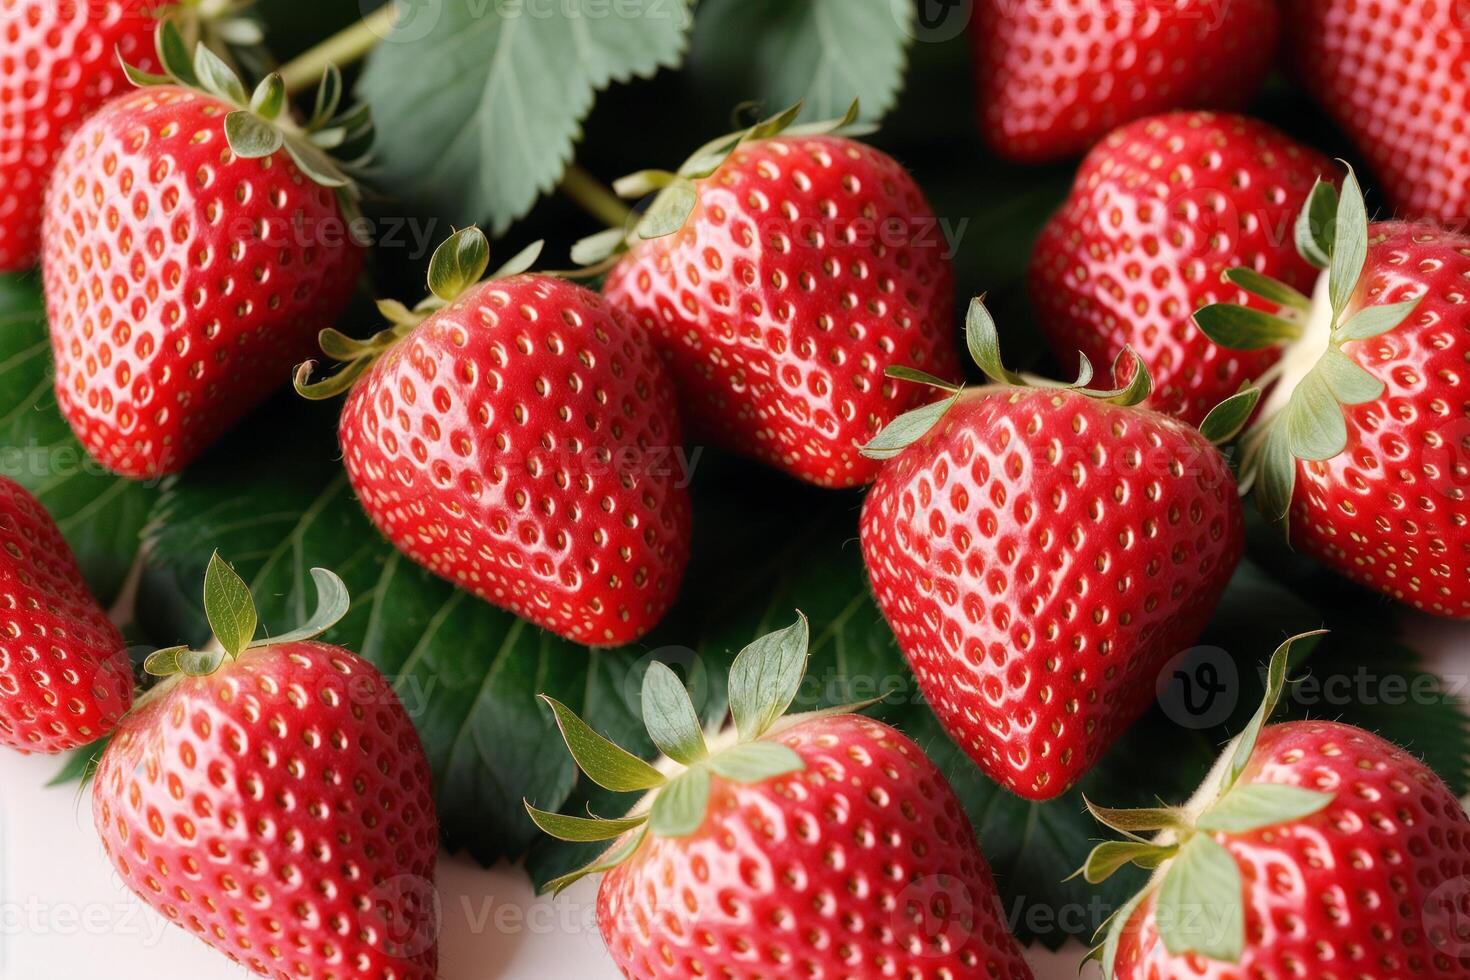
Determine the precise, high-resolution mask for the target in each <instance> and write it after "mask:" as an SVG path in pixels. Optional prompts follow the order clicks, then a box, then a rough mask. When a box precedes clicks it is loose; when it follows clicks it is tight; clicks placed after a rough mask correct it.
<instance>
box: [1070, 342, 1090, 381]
mask: <svg viewBox="0 0 1470 980" xmlns="http://www.w3.org/2000/svg"><path fill="white" fill-rule="evenodd" d="M1077 357H1078V364H1077V380H1076V381H1073V382H1072V384H1071V385H1070V386H1069V387H1072V388H1086V387H1087V386H1088V385H1090V384H1092V379H1093V377H1094V376H1095V373H1096V372H1094V371H1093V369H1092V362H1091V361H1090V360H1088V359H1087V355H1086V354H1084V353H1082V352H1081V351H1078V352H1077Z"/></svg>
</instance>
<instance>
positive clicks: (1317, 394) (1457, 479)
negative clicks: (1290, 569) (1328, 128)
mask: <svg viewBox="0 0 1470 980" xmlns="http://www.w3.org/2000/svg"><path fill="white" fill-rule="evenodd" d="M1336 197H1337V195H1336V193H1335V192H1334V191H1333V190H1332V188H1331V186H1330V185H1327V184H1322V185H1320V187H1319V189H1318V191H1317V192H1316V193H1314V194H1313V196H1312V200H1311V201H1310V202H1309V203H1308V205H1307V210H1306V211H1304V214H1303V221H1302V223H1301V225H1300V228H1301V237H1300V238H1299V245H1300V247H1301V248H1302V249H1303V254H1304V255H1306V256H1309V257H1310V258H1312V260H1313V261H1314V262H1316V263H1317V264H1318V265H1319V266H1322V267H1324V268H1329V271H1328V272H1327V273H1325V274H1324V275H1323V276H1322V277H1321V278H1320V281H1319V283H1318V287H1317V289H1316V291H1315V294H1314V297H1313V298H1312V299H1308V298H1307V297H1306V296H1303V295H1301V294H1299V293H1296V292H1295V291H1294V290H1288V289H1285V287H1283V286H1282V285H1281V284H1279V283H1272V282H1270V281H1263V282H1261V283H1257V284H1255V285H1254V286H1253V288H1255V289H1257V290H1258V291H1259V292H1260V293H1261V294H1262V295H1264V296H1265V297H1266V298H1268V299H1270V300H1272V301H1273V305H1278V306H1279V308H1280V313H1279V315H1271V314H1266V313H1262V312H1260V311H1258V310H1243V309H1242V308H1240V307H1232V306H1228V305H1227V306H1212V307H1206V308H1205V309H1203V310H1201V311H1199V313H1197V314H1196V320H1197V322H1198V323H1199V324H1200V326H1201V327H1202V328H1203V329H1204V330H1205V331H1206V332H1207V333H1209V334H1210V335H1211V336H1212V337H1213V338H1214V339H1215V340H1216V341H1217V342H1218V343H1222V344H1227V345H1230V346H1240V347H1252V346H1254V347H1260V346H1263V345H1267V344H1283V345H1284V349H1285V352H1284V353H1283V355H1282V360H1281V363H1280V380H1279V381H1278V382H1277V383H1276V386H1275V388H1274V390H1273V391H1272V393H1271V396H1270V397H1269V398H1268V399H1267V401H1266V402H1265V404H1264V405H1263V407H1262V409H1261V417H1260V422H1259V423H1258V424H1257V425H1256V427H1255V428H1254V429H1253V430H1252V431H1251V432H1249V433H1248V434H1247V435H1246V437H1245V441H1244V443H1243V447H1244V453H1243V457H1242V459H1243V480H1250V481H1252V482H1253V483H1254V486H1255V489H1256V494H1257V497H1258V499H1259V501H1260V504H1261V508H1262V510H1263V512H1264V513H1265V514H1266V516H1267V517H1268V518H1270V519H1271V520H1273V521H1279V522H1280V523H1281V525H1282V527H1283V529H1284V530H1285V531H1286V532H1287V533H1288V534H1289V535H1290V539H1291V541H1292V543H1293V545H1294V546H1295V547H1296V548H1297V549H1298V550H1301V551H1304V552H1307V553H1308V554H1311V555H1314V556H1316V557H1317V558H1319V559H1320V560H1322V561H1323V562H1325V563H1326V564H1327V565H1329V566H1331V567H1332V568H1333V569H1335V570H1336V571H1338V572H1339V573H1340V574H1342V575H1345V576H1347V577H1348V578H1351V579H1353V580H1354V581H1357V582H1359V583H1361V584H1363V585H1366V586H1369V587H1370V588H1374V589H1377V590H1378V591H1380V592H1383V593H1384V594H1386V595H1389V596H1392V597H1394V598H1395V599H1398V600H1400V601H1403V602H1407V603H1410V604H1412V605H1413V606H1415V607H1416V608H1418V609H1421V610H1423V611H1425V612H1429V613H1434V614H1436V615H1440V616H1453V617H1457V618H1465V617H1467V616H1470V575H1467V574H1466V571H1465V569H1466V566H1467V562H1470V527H1467V524H1470V503H1467V497H1466V491H1467V489H1470V456H1467V453H1470V407H1467V405H1470V402H1467V398H1466V395H1465V380H1464V378H1465V362H1466V361H1467V360H1470V329H1467V328H1470V314H1467V312H1466V308H1465V306H1464V286H1465V282H1466V280H1467V279H1470V238H1467V237H1465V236H1463V235H1457V234H1454V233H1452V232H1448V231H1443V230H1440V229H1438V228H1436V227H1434V226H1432V225H1426V224H1416V225H1408V224H1403V223H1399V222H1387V223H1381V224H1374V225H1371V226H1370V225H1369V224H1368V219H1367V212H1366V209H1365V207H1364V203H1363V197H1362V192H1361V190H1360V188H1359V186H1358V182H1357V179H1356V178H1355V177H1354V176H1353V175H1352V174H1351V173H1350V174H1349V175H1348V177H1347V179H1346V180H1345V181H1344V186H1343V193H1342V197H1341V201H1340V203H1339V202H1337V201H1336ZM1334 211H1335V213H1336V217H1335V219H1334V218H1333V215H1334ZM1329 228H1335V234H1333V236H1332V237H1329V232H1328V230H1327V229H1329Z"/></svg>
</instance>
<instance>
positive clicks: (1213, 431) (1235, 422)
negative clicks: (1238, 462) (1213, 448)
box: [1199, 388, 1261, 446]
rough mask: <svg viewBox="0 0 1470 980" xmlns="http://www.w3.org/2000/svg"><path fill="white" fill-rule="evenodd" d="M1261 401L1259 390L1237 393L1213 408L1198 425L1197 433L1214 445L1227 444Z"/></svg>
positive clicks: (1237, 433)
mask: <svg viewBox="0 0 1470 980" xmlns="http://www.w3.org/2000/svg"><path fill="white" fill-rule="evenodd" d="M1260 400H1261V389H1259V388H1247V389H1245V390H1244V391H1238V392H1236V393H1235V394H1233V395H1231V396H1230V397H1229V398H1227V399H1225V400H1224V401H1223V402H1221V403H1220V404H1218V405H1216V406H1215V407H1214V408H1212V409H1210V414H1209V415H1206V416H1205V420H1204V421H1203V422H1201V423H1200V426H1199V431H1200V434H1201V435H1203V436H1204V437H1205V438H1206V439H1208V440H1210V442H1213V443H1214V444H1215V445H1217V446H1218V445H1220V444H1222V443H1226V442H1229V441H1230V440H1231V439H1234V438H1235V437H1236V436H1237V435H1239V434H1240V430H1241V429H1243V428H1245V424H1246V422H1248V421H1250V417H1251V413H1252V412H1254V411H1255V410H1256V405H1257V404H1258V403H1259V402H1260Z"/></svg>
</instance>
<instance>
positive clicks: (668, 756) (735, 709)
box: [525, 612, 875, 893]
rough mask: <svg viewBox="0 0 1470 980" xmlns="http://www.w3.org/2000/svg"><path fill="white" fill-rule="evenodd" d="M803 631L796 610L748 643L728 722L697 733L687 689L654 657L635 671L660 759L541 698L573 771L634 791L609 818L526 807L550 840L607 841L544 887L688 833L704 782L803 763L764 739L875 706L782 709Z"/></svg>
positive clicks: (792, 687)
mask: <svg viewBox="0 0 1470 980" xmlns="http://www.w3.org/2000/svg"><path fill="white" fill-rule="evenodd" d="M809 641H810V629H809V627H808V624H807V619H806V617H805V616H804V615H802V614H801V613H800V612H798V613H797V618H796V622H794V623H792V624H791V625H790V626H788V627H786V628H785V629H781V630H777V631H776V632H774V633H770V634H768V635H766V636H763V637H760V638H759V639H757V640H755V641H754V642H752V643H751V644H750V645H749V646H747V647H745V649H743V650H742V651H741V652H740V654H739V656H737V657H736V658H735V661H734V663H733V664H732V665H731V667H730V679H729V703H730V715H731V717H732V718H733V721H734V724H733V726H730V727H727V728H726V729H725V730H723V731H720V732H717V733H713V734H711V735H710V736H709V737H706V733H705V731H704V729H703V728H702V727H701V725H700V721H699V715H698V713H697V712H696V711H695V709H694V704H693V702H692V701H691V700H690V698H689V692H688V691H687V690H686V689H685V688H684V685H683V684H682V683H681V682H680V681H679V678H678V676H677V675H676V674H675V673H674V672H673V671H672V670H670V669H669V668H668V667H667V666H666V665H664V664H662V663H653V664H651V665H650V666H649V668H648V671H647V672H646V673H645V674H644V675H643V689H642V703H643V722H644V725H645V726H646V728H647V730H648V735H649V738H650V739H651V740H652V741H653V744H654V745H655V746H656V747H657V748H658V750H659V751H660V752H661V753H662V758H661V759H660V760H659V761H657V762H655V763H649V762H646V761H644V760H643V759H641V758H639V757H638V756H636V755H634V754H633V753H631V752H629V751H627V750H626V749H623V748H621V747H619V746H618V745H616V744H614V743H613V742H611V741H610V740H608V739H606V738H604V737H603V736H601V735H599V734H598V733H597V732H595V731H593V729H592V728H591V726H589V725H588V724H587V723H586V722H585V721H583V720H582V719H581V718H579V717H578V716H577V714H576V713H575V712H573V711H572V710H571V709H570V708H568V707H567V706H566V705H564V704H562V703H560V702H559V701H557V700H556V699H554V698H552V697H549V696H548V695H545V694H543V695H541V700H542V701H544V702H546V704H547V705H548V706H549V707H550V708H551V710H552V714H553V715H554V716H555V718H556V723H557V727H558V728H559V729H560V730H561V734H562V738H563V740H564V741H565V742H566V745H567V749H568V750H569V751H570V752H571V754H572V758H573V759H574V760H575V761H576V764H577V766H578V768H579V769H580V770H581V771H582V772H583V773H584V774H585V775H586V776H587V778H589V779H591V780H592V781H593V782H594V783H596V784H597V785H599V786H601V787H603V788H604V789H608V790H611V791H613V792H616V793H633V792H641V793H643V794H644V795H643V797H642V798H641V799H640V800H639V801H638V803H637V804H635V805H634V806H633V808H632V809H631V810H629V811H628V813H627V814H626V815H625V816H623V817H621V818H617V819H605V818H602V817H597V816H587V817H578V816H571V815H568V814H563V813H552V812H549V811H546V810H540V809H537V808H536V807H535V806H534V805H532V803H531V802H530V801H529V800H527V801H525V806H526V812H527V813H528V814H530V817H531V820H532V821H533V822H535V824H536V826H537V827H539V828H540V829H541V830H542V831H543V832H545V833H546V834H549V835H550V836H552V837H555V838H557V839H559V840H565V841H574V842H578V843H590V842H597V841H615V843H614V844H613V845H612V847H610V848H609V849H608V850H607V851H606V852H604V853H603V854H602V855H601V856H600V857H598V858H597V859H596V860H594V861H592V862H591V863H590V864H588V865H586V866H585V867H582V868H579V869H577V870H576V871H573V872H571V873H570V874H566V875H563V876H561V877H560V878H557V879H555V880H553V881H550V882H548V883H547V885H546V888H547V890H549V891H552V892H554V893H560V892H562V891H563V890H565V889H566V888H568V887H570V886H571V885H572V884H574V883H575V882H577V881H580V880H581V879H582V878H585V877H587V876H588V875H592V874H598V873H601V872H604V871H610V870H612V869H613V868H615V867H617V866H618V865H620V864H622V863H623V862H624V861H626V860H627V859H628V858H630V857H632V856H633V854H634V853H635V852H636V851H637V850H638V848H639V845H641V844H642V843H643V840H644V838H645V837H646V836H648V835H649V834H653V835H654V836H656V837H674V838H677V837H689V836H691V835H693V834H694V833H696V832H697V831H698V830H699V828H700V827H701V826H702V825H703V823H704V818H705V814H706V812H707V811H708V808H709V796H710V786H711V778H712V777H714V776H719V777H722V778H724V779H728V780H731V781H733V782H737V783H747V784H750V783H762V782H765V781H766V780H770V779H775V778H777V777H780V776H784V775H787V774H788V773H793V772H800V771H802V770H804V769H805V768H806V763H805V762H804V761H803V760H802V758H801V756H800V755H798V754H797V753H796V752H795V750H793V749H792V748H790V747H789V746H787V745H785V744H783V743H781V742H778V741H775V740H774V739H773V736H775V735H777V734H779V733H780V732H782V731H784V730H785V729H787V728H789V727H791V726H792V725H795V724H799V723H801V722H803V721H807V720H810V719H812V718H816V717H824V716H829V715H837V714H848V713H851V712H853V711H857V710H860V709H861V708H864V707H867V706H868V705H870V704H873V703H875V702H873V701H868V702H863V703H861V704H854V705H844V706H842V707H838V708H828V709H824V710H821V711H817V712H810V713H806V714H795V715H788V714H786V712H787V709H789V708H790V707H791V703H792V702H793V701H794V700H795V699H796V695H797V692H798V691H799V689H800V687H801V681H802V678H803V677H804V676H805V674H806V664H807V651H808V644H809Z"/></svg>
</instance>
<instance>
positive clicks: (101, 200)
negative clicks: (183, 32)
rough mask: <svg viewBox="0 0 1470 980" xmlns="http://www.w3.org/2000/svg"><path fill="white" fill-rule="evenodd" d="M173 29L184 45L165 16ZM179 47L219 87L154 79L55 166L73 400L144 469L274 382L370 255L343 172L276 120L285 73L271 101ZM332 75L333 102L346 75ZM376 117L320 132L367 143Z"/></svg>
mask: <svg viewBox="0 0 1470 980" xmlns="http://www.w3.org/2000/svg"><path fill="white" fill-rule="evenodd" d="M169 36H172V38H173V40H174V42H176V46H177V49H178V50H182V49H183V41H182V40H181V39H180V38H179V37H178V32H177V30H175V29H174V28H173V26H172V25H171V24H168V23H165V25H164V27H163V28H162V29H161V38H166V37H169ZM171 51H174V46H172V45H169V44H167V43H161V44H160V56H161V57H164V56H165V54H166V53H167V52H171ZM170 58H171V59H172V62H174V63H170V64H169V65H168V67H169V70H170V71H171V72H172V73H173V75H174V76H175V77H177V78H192V77H193V76H194V75H196V74H197V75H198V77H199V78H200V79H203V80H204V84H205V85H206V86H207V87H208V91H207V92H206V91H200V90H194V89H191V88H186V87H183V86H181V85H174V84H162V82H163V81H166V79H162V78H161V77H155V78H152V79H151V82H157V83H159V84H156V85H152V84H150V86H149V87H147V88H145V89H143V90H141V91H139V92H136V93H134V94H131V95H126V96H123V97H121V98H119V99H116V100H114V101H113V102H111V103H109V104H108V105H107V106H106V107H105V108H104V109H102V110H101V111H100V112H98V113H97V114H96V115H94V116H93V117H92V118H91V119H90V120H89V121H88V122H87V123H86V124H85V125H84V126H83V127H82V128H81V129H80V130H78V131H77V133H76V135H75V136H74V137H73V138H72V140H71V142H70V143H69V144H68V146H67V149H66V151H65V152H64V154H63V155H62V158H61V160H60V161H59V162H58V164H57V167H56V170H55V172H54V174H53V176H52V182H51V187H50V191H49V193H48V196H47V201H46V219H45V225H44V228H43V230H42V240H43V247H44V256H43V259H44V269H45V282H46V306H47V312H48V315H49V318H50V323H51V342H52V348H53V351H54V353H55V356H56V394H57V400H58V402H59V403H60V406H61V410H62V413H63V414H64V415H65V416H66V418H67V421H68V422H70V423H71V426H72V428H73V429H74V430H75V431H76V434H77V437H78V438H79V439H80V440H81V441H82V443H83V444H84V445H85V446H86V447H87V449H88V451H89V452H91V453H92V455H93V456H95V457H96V458H97V460H98V461H100V462H101V463H102V464H103V465H104V466H107V467H108V468H109V469H111V470H113V471H115V472H117V473H120V474H123V475H125V476H131V477H136V478H140V479H141V478H151V477H156V476H159V475H161V474H165V473H172V472H175V471H177V470H179V469H181V468H183V467H184V466H185V465H187V464H188V463H189V462H190V461H191V460H192V459H193V458H194V457H195V456H197V455H198V454H199V453H200V452H201V451H203V450H204V449H205V448H207V447H208V446H209V445H210V444H211V443H212V442H214V440H215V439H217V438H218V437H219V436H220V435H221V434H222V433H223V432H224V431H225V430H226V429H228V428H229V427H230V426H231V425H233V424H234V423H235V422H236V421H238V420H239V419H240V418H241V417H242V416H243V415H245V414H246V413H247V412H248V411H249V410H250V409H251V408H253V407H254V406H255V405H256V404H257V403H258V402H260V401H261V400H262V399H264V398H265V397H266V396H267V395H268V394H270V392H271V391H273V390H274V389H275V388H276V387H277V386H278V385H279V384H280V381H281V379H282V378H284V377H287V376H288V375H289V369H290V367H291V366H292V365H294V364H295V363H296V362H298V361H299V360H301V359H302V358H303V357H306V356H308V355H309V354H310V352H311V350H312V338H313V337H314V336H315V334H316V331H317V330H318V329H320V327H321V324H322V323H323V321H330V320H331V319H333V318H334V317H335V316H336V315H337V314H338V313H340V312H341V310H342V309H343V307H344V306H345V305H346V303H347V301H348V299H349V297H350V295H351V293H352V290H353V288H354V284H355V281H356V279H357V274H358V272H359V270H360V269H361V267H362V260H363V255H362V249H361V247H360V246H359V245H358V244H357V243H356V242H355V241H353V240H352V238H351V237H350V235H349V234H348V229H347V225H346V224H345V219H344V211H343V206H342V204H341V203H339V197H340V198H341V199H342V200H343V201H347V202H348V203H349V205H350V202H351V196H352V194H351V190H350V187H344V186H338V185H341V183H342V181H344V180H345V179H346V178H345V176H344V174H343V173H342V171H340V170H337V169H336V168H334V167H333V165H332V164H331V163H330V161H329V160H328V158H327V157H326V156H325V154H324V153H323V151H322V150H320V149H319V148H317V147H316V146H315V145H313V144H312V143H311V142H310V138H311V137H310V135H309V133H307V132H303V131H301V130H294V131H292V132H291V133H290V134H289V135H288V134H287V133H286V131H285V130H283V129H279V128H277V127H276V125H274V123H273V122H272V120H275V119H277V118H278V117H279V114H280V112H281V111H282V109H283V104H284V92H283V89H282V85H281V81H280V79H279V78H277V77H275V76H272V78H270V79H268V80H267V81H266V82H265V83H263V84H262V87H261V89H260V90H259V92H258V93H257V99H256V101H255V103H254V104H255V105H256V106H257V109H258V113H257V112H256V111H252V110H249V109H247V106H249V105H250V104H251V100H250V98H249V97H248V96H246V94H245V92H244V89H243V88H241V87H240V84H239V82H238V80H236V79H235V78H234V76H233V75H232V74H230V73H229V70H228V69H227V68H225V67H224V65H223V64H222V63H221V62H220V61H219V59H218V58H216V57H215V56H214V55H212V54H210V53H209V51H208V49H207V48H204V47H200V48H198V49H197V57H196V59H195V61H196V63H195V64H194V65H189V64H187V63H177V62H178V61H179V56H178V55H176V54H172V55H168V57H167V58H165V60H169V59H170ZM135 75H136V73H135ZM137 77H139V78H140V80H142V81H145V82H148V81H150V79H144V78H142V76H137ZM324 84H325V85H326V87H327V90H328V92H329V93H330V92H335V93H336V94H335V95H333V96H331V97H330V101H329V105H330V107H331V111H329V112H328V113H326V115H331V114H332V112H335V106H336V98H337V97H339V96H340V94H341V79H340V76H336V75H332V76H331V77H330V78H329V81H328V83H324ZM282 125H284V123H283V124H282ZM367 125H368V124H367V123H366V122H364V121H363V117H362V116H360V115H354V116H350V117H343V118H342V119H338V120H334V121H333V120H328V119H325V118H322V116H321V115H319V116H318V118H317V119H314V120H313V121H312V123H311V126H310V127H309V132H311V133H314V132H318V131H322V130H323V129H324V128H327V129H329V130H330V131H332V132H334V133H335V137H341V135H342V133H341V130H342V129H344V128H346V129H348V130H351V132H350V134H349V136H348V138H347V144H346V145H353V144H360V143H361V142H362V141H363V140H365V139H368V138H370V136H369V134H368V133H366V132H364V131H363V130H364V127H366V126H367Z"/></svg>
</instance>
